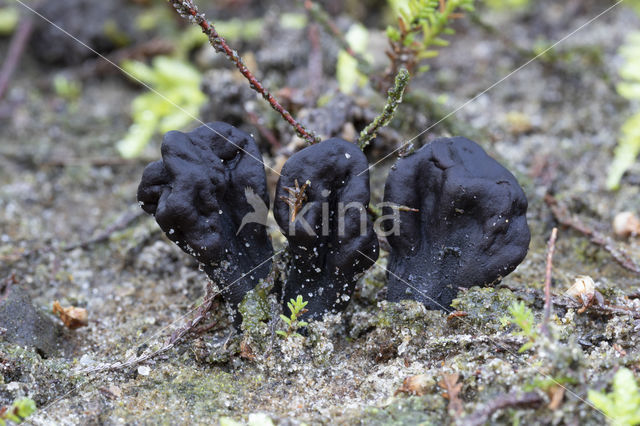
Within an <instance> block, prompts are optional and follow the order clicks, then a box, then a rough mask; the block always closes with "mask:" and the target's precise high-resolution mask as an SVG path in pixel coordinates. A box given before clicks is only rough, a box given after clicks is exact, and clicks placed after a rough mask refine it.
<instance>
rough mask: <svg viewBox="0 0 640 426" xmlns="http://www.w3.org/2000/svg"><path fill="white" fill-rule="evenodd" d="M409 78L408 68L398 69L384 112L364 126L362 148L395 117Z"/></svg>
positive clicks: (361, 133)
mask: <svg viewBox="0 0 640 426" xmlns="http://www.w3.org/2000/svg"><path fill="white" fill-rule="evenodd" d="M409 78H410V76H409V71H407V70H406V69H404V68H403V69H401V70H400V71H398V75H396V79H395V84H394V85H393V87H392V88H391V89H389V92H388V95H387V102H386V103H385V105H384V109H383V110H382V114H380V115H379V116H377V117H376V118H375V119H374V120H373V121H372V122H371V123H370V124H369V125H368V126H367V127H365V128H364V130H363V131H362V132H360V137H359V138H358V144H359V145H360V149H365V148H366V146H367V145H369V143H370V142H371V140H372V139H373V138H375V137H376V134H377V132H378V130H380V128H381V127H384V126H386V125H387V124H389V122H390V121H391V120H392V119H393V116H394V115H395V113H396V110H397V109H398V106H399V105H400V104H401V103H402V95H403V94H404V89H406V88H407V85H408V84H409Z"/></svg>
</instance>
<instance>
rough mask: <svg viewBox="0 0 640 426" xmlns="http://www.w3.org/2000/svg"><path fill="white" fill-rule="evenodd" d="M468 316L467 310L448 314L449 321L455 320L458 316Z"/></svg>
mask: <svg viewBox="0 0 640 426" xmlns="http://www.w3.org/2000/svg"><path fill="white" fill-rule="evenodd" d="M466 316H469V313H468V312H465V311H453V312H451V313H450V314H449V315H447V322H449V321H453V320H454V319H456V318H464V317H466Z"/></svg>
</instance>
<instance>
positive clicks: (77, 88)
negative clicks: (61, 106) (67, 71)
mask: <svg viewBox="0 0 640 426" xmlns="http://www.w3.org/2000/svg"><path fill="white" fill-rule="evenodd" d="M53 90H54V91H55V92H56V95H58V96H60V97H61V98H63V99H66V100H67V101H74V100H76V99H78V98H79V97H80V94H81V93H82V84H81V83H80V82H79V81H75V80H71V79H69V78H67V77H66V76H64V75H62V74H57V75H56V76H55V77H54V78H53Z"/></svg>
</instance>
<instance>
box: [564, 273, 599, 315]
mask: <svg viewBox="0 0 640 426" xmlns="http://www.w3.org/2000/svg"><path fill="white" fill-rule="evenodd" d="M565 296H568V297H570V298H572V299H574V300H576V301H577V302H579V303H581V304H582V308H580V309H579V310H578V313H579V314H581V313H583V312H584V311H585V310H586V309H587V308H588V307H589V306H591V305H594V304H597V305H603V304H604V297H603V296H602V294H601V293H600V292H599V291H598V290H596V284H595V282H594V281H593V278H591V277H590V276H588V275H580V276H578V277H577V278H576V280H575V282H574V283H573V285H572V286H571V287H570V288H569V290H567V291H566V292H565Z"/></svg>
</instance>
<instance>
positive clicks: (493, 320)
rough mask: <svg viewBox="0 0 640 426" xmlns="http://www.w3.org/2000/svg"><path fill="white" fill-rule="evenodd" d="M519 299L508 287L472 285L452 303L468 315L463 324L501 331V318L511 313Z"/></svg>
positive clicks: (473, 328) (472, 327) (473, 327)
mask: <svg viewBox="0 0 640 426" xmlns="http://www.w3.org/2000/svg"><path fill="white" fill-rule="evenodd" d="M517 301H518V298H517V297H516V296H515V295H514V294H513V292H512V291H511V290H509V289H507V288H500V289H495V288H490V287H484V288H480V287H472V288H470V289H469V290H467V291H465V292H462V293H460V294H458V297H457V298H456V299H454V300H453V302H452V303H451V305H452V306H453V307H454V308H455V309H457V310H459V311H464V312H466V313H467V314H468V315H467V316H466V317H464V319H465V321H460V323H461V325H464V326H471V329H472V330H476V331H477V330H478V328H480V329H484V330H485V331H494V332H495V331H501V330H503V328H504V327H503V325H502V323H501V322H500V318H502V317H503V316H505V315H509V307H510V306H511V305H512V304H514V303H515V302H517Z"/></svg>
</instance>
